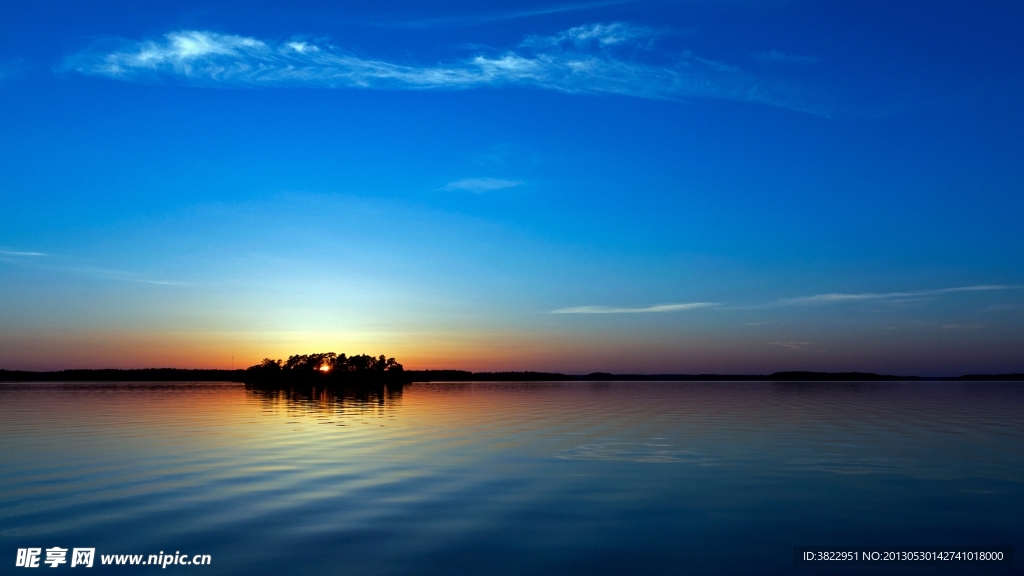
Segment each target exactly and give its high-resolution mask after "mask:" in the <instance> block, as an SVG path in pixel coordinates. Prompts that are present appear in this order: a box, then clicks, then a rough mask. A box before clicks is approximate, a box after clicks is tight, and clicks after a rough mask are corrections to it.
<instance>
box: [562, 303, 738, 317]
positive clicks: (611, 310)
mask: <svg viewBox="0 0 1024 576" xmlns="http://www.w3.org/2000/svg"><path fill="white" fill-rule="evenodd" d="M713 306H718V304H716V303H714V302H687V303H685V304H659V305H657V306H648V307H646V308H616V307H613V306H573V307H572V308H561V309H559V310H552V311H551V313H552V314H648V313H657V312H683V311H686V310H697V309H699V308H711V307H713Z"/></svg>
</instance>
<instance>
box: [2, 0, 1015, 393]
mask: <svg viewBox="0 0 1024 576" xmlns="http://www.w3.org/2000/svg"><path fill="white" fill-rule="evenodd" d="M1022 24H1024V7H1022V5H1021V4H1020V3H1016V2H992V3H983V4H981V5H979V3H970V2H938V3H937V2H900V3H881V2H877V3H872V2H799V1H794V2H770V1H769V2H745V1H733V2H712V1H693V2H594V3H550V2H549V3H543V2H508V3H489V4H487V5H480V4H479V3H469V2H464V3H459V2H451V3H431V4H430V5H424V4H422V3H410V2H383V3H374V4H373V5H372V6H371V5H367V4H365V3H353V4H351V5H345V4H339V3H331V4H328V5H320V4H319V3H311V2H288V3H283V2H260V3H228V2H204V3H188V2H152V3H144V4H139V3H123V2H121V3H119V2H105V3H101V4H96V3H91V2H36V3H30V4H25V5H17V6H9V7H6V8H5V17H4V18H3V19H0V30H2V34H0V105H2V107H3V110H4V111H5V112H4V113H3V114H2V115H0V133H2V134H3V138H2V139H0V201H2V205H3V206H4V214H5V216H4V218H3V224H2V225H0V295H2V298H0V366H2V367H6V368H64V367H72V366H124V367H128V366H165V365H166V366H182V367H206V366H211V367H213V366H216V367H228V366H230V365H232V363H234V364H235V365H236V366H237V365H248V364H251V363H254V362H256V361H258V360H259V359H260V358H262V357H264V356H273V357H281V356H287V355H288V354H291V353H297V352H307V351H314V350H335V351H338V352H342V351H345V352H348V353H361V352H367V353H380V352H384V353H388V354H391V355H394V356H397V357H398V358H399V359H400V360H403V361H405V363H406V365H407V366H409V367H416V368H427V367H431V368H467V369H476V370H488V369H491V370H499V369H516V370H525V369H533V370H558V371H565V372H590V371H597V370H605V371H637V372H768V371H774V370H787V369H809V370H867V371H883V372H888V373H901V374H905V373H916V374H959V373H964V372H1011V371H1024V354H1022V351H1024V257H1022V255H1024V240H1022V234H1021V233H1020V231H1019V229H1020V224H1019V221H1020V219H1021V216H1022V215H1024V194H1022V192H1024V190H1022V182H1024V112H1022V109H1021V106H1020V102H1022V101H1024V98H1022V97H1024V74H1022V72H1024V38H1022V36H1021V34H1020V33H1019V31H1020V29H1021V25H1022Z"/></svg>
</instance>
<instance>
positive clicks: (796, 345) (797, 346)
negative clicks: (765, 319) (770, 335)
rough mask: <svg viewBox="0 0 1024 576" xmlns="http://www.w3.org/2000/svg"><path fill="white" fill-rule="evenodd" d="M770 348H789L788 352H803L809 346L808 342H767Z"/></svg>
mask: <svg viewBox="0 0 1024 576" xmlns="http://www.w3.org/2000/svg"><path fill="white" fill-rule="evenodd" d="M768 344H770V345H771V346H782V347H783V348H789V349H790V350H800V351H805V350H807V347H808V346H810V345H811V343H810V342H769V343H768Z"/></svg>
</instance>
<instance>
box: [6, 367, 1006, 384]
mask: <svg viewBox="0 0 1024 576" xmlns="http://www.w3.org/2000/svg"><path fill="white" fill-rule="evenodd" d="M403 376H404V377H403V380H405V381H406V382H543V381H564V382H572V381H584V382H585V381H591V382H592V381H601V382H615V381H618V382H627V381H632V382H636V381H643V382H651V381H654V382H687V381H689V382H694V381H700V382H709V381H711V382H728V381H732V382H736V381H740V382H811V381H813V382H885V381H1004V382H1020V381H1024V374H965V375H963V376H939V377H928V376H892V375H887V374H873V373H870V372H774V373H772V374H610V373H607V372H592V373H590V374H560V373H556V372H469V371H466V370H406V371H404V374H403ZM244 381H246V371H245V370H203V369H183V368H141V369H129V370H120V369H96V370H84V369H76V370H57V371H52V372H33V371H27V370H0V382H244Z"/></svg>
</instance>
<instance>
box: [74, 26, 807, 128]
mask: <svg viewBox="0 0 1024 576" xmlns="http://www.w3.org/2000/svg"><path fill="white" fill-rule="evenodd" d="M656 36H657V33H656V32H655V31H654V30H652V29H649V28H644V27H640V26H633V25H630V24H626V23H621V22H614V23H610V24H588V25H585V26H577V27H575V28H570V29H568V30H565V31H563V32H561V33H559V34H555V35H553V36H530V37H528V38H527V39H526V40H525V41H524V42H523V43H522V44H520V45H519V46H518V47H516V48H513V49H508V50H504V51H485V50H481V51H478V53H476V54H473V55H470V56H469V57H468V58H463V59H460V60H455V61H451V62H448V63H440V64H433V65H416V64H404V63H395V62H388V61H385V60H378V59H373V58H364V57H361V56H357V55H355V54H352V53H350V52H346V51H345V50H342V49H340V48H338V47H337V46H334V45H331V44H328V43H325V42H314V41H299V40H291V41H287V42H272V41H263V40H258V39H255V38H249V37H245V36H236V35H230V34H218V33H216V32H209V31H198V30H182V31H177V32H171V33H169V34H166V35H165V36H164V38H162V39H160V40H146V41H137V42H135V41H132V42H127V43H125V44H124V45H123V46H122V47H121V48H120V49H119V50H114V51H101V50H92V51H86V52H83V53H80V54H76V55H74V56H71V57H69V58H68V60H67V62H66V64H65V67H66V68H67V69H70V70H74V71H77V72H79V73H82V74H89V75H95V76H105V77H108V78H113V79H118V80H124V81H133V82H153V81H176V82H183V83H186V84H191V85H198V86H233V87H252V86H280V87H287V86H293V87H294V86H309V87H321V88H371V89H404V90H464V89H471V88H480V87H485V86H501V85H518V86H531V87H535V88H541V89H547V90H554V91H559V92H566V93H605V94H621V95H628V96H635V97H640V98H652V99H662V100H680V99H684V98H717V99H725V100H736V101H745V102H755V103H760V104H768V105H774V106H782V107H787V108H792V109H796V110H803V111H807V112H813V113H821V111H820V110H815V109H812V108H811V107H809V106H807V105H804V104H802V103H801V102H800V101H799V99H798V98H797V97H796V95H795V93H793V91H792V90H789V89H785V88H783V87H781V86H773V85H772V84H771V83H769V82H766V81H765V80H764V79H757V78H754V77H753V76H751V75H750V74H748V73H745V72H743V71H742V70H740V69H738V68H736V67H734V66H730V65H728V64H724V63H720V62H715V61H713V60H709V59H706V58H700V57H697V56H695V55H693V54H691V53H688V52H683V53H680V54H675V55H668V56H666V55H664V54H657V53H655V51H653V50H652V48H653V43H654V41H655V39H656Z"/></svg>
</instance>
